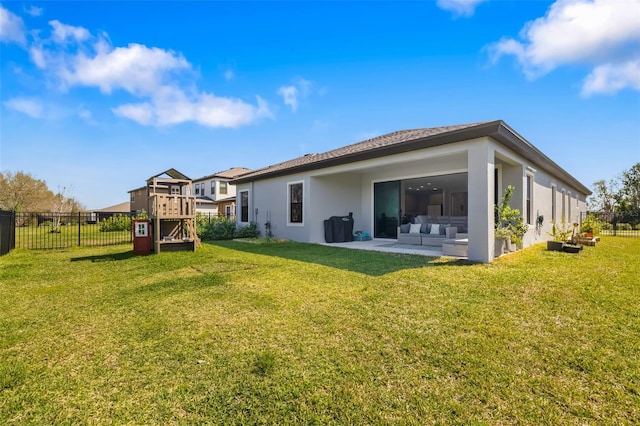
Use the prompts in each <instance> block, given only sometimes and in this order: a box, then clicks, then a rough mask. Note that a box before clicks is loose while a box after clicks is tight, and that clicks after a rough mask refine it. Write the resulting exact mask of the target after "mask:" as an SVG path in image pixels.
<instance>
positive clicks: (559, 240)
mask: <svg viewBox="0 0 640 426" xmlns="http://www.w3.org/2000/svg"><path fill="white" fill-rule="evenodd" d="M571 232H572V231H571V229H569V227H568V226H567V223H566V222H565V221H564V219H563V220H562V223H561V225H558V224H557V223H556V221H555V220H554V221H551V232H547V234H548V235H549V236H550V237H551V241H547V250H550V251H562V249H563V247H564V245H565V243H566V242H567V240H568V239H569V235H571Z"/></svg>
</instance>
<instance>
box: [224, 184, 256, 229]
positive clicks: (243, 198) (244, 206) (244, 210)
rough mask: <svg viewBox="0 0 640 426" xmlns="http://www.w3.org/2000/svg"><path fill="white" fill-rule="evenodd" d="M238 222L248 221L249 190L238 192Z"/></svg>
mask: <svg viewBox="0 0 640 426" xmlns="http://www.w3.org/2000/svg"><path fill="white" fill-rule="evenodd" d="M220 189H222V185H220ZM240 222H249V191H242V192H240Z"/></svg>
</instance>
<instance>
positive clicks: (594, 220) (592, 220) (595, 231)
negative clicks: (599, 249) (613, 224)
mask: <svg viewBox="0 0 640 426" xmlns="http://www.w3.org/2000/svg"><path fill="white" fill-rule="evenodd" d="M602 223H603V222H602V221H601V220H600V219H599V218H598V216H596V215H594V214H593V213H589V214H587V216H585V218H584V220H583V221H582V226H581V227H580V232H581V233H582V236H584V237H588V238H593V237H595V236H597V235H599V234H600V231H602Z"/></svg>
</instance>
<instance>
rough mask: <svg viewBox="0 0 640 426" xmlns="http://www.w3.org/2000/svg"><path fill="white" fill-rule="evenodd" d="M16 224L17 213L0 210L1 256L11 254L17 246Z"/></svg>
mask: <svg viewBox="0 0 640 426" xmlns="http://www.w3.org/2000/svg"><path fill="white" fill-rule="evenodd" d="M15 223H16V215H15V212H13V211H4V210H0V256H3V255H5V254H7V253H9V252H10V251H11V250H13V249H14V248H15V246H16V233H15V230H16V228H15Z"/></svg>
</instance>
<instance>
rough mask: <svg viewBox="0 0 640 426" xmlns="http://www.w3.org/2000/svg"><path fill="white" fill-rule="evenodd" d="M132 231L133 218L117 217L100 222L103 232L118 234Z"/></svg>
mask: <svg viewBox="0 0 640 426" xmlns="http://www.w3.org/2000/svg"><path fill="white" fill-rule="evenodd" d="M129 230H131V218H130V217H129V216H122V215H119V214H117V215H115V216H111V217H110V218H108V219H105V220H103V221H102V222H100V231H101V232H116V231H129Z"/></svg>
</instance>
